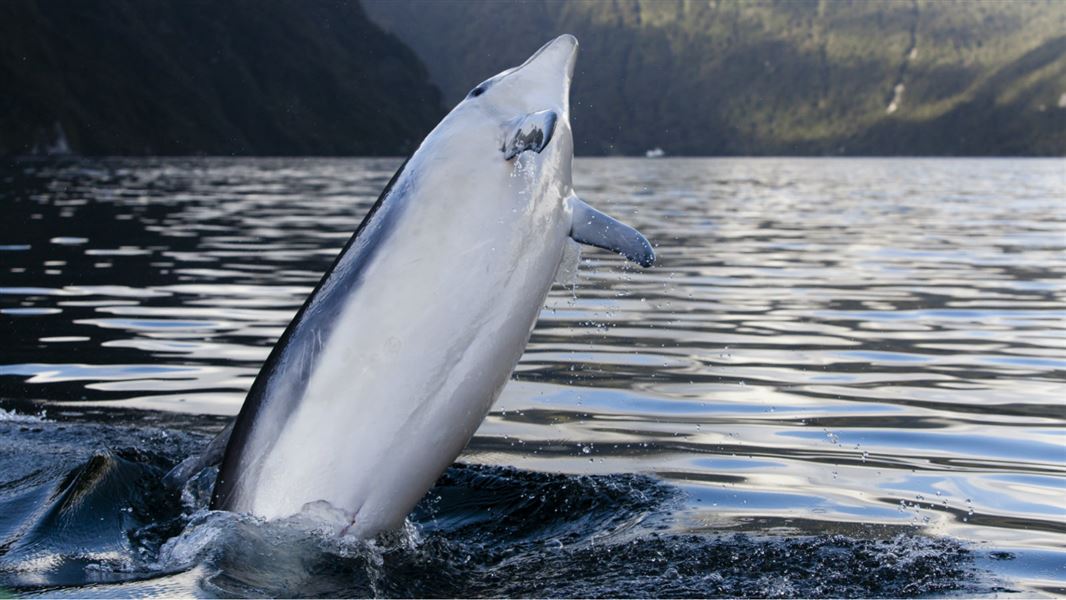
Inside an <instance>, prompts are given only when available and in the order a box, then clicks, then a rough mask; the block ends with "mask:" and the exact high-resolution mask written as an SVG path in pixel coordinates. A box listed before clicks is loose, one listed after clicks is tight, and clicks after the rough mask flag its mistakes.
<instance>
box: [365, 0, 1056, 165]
mask: <svg viewBox="0 0 1066 600" xmlns="http://www.w3.org/2000/svg"><path fill="white" fill-rule="evenodd" d="M364 6H365V7H366V9H367V12H368V14H369V15H370V17H371V18H372V19H374V20H375V21H376V22H377V23H379V24H381V25H383V26H384V27H385V28H386V29H388V30H390V31H393V32H395V33H396V34H397V35H398V36H399V37H400V38H401V39H402V40H404V41H405V42H407V43H408V44H409V45H410V46H411V47H412V48H413V49H414V50H415V51H416V52H417V53H418V55H419V56H420V57H421V58H422V60H423V61H425V63H426V65H427V66H428V68H429V70H430V73H431V75H432V78H433V80H434V81H435V82H436V83H437V84H438V85H439V86H440V87H441V89H442V90H443V92H444V95H445V100H446V102H447V103H452V102H455V101H457V100H458V99H459V98H460V97H461V96H462V94H464V93H466V91H468V89H469V88H470V87H471V86H472V85H473V84H474V83H476V82H477V81H479V80H481V79H482V78H484V77H486V76H488V75H491V74H492V73H495V72H496V71H498V70H500V69H502V68H504V67H506V66H510V65H512V64H514V63H515V62H516V61H519V60H521V58H522V57H524V56H525V55H526V54H527V53H528V52H529V49H530V48H533V47H536V46H537V45H539V44H541V43H543V42H544V41H545V40H546V39H548V38H549V37H550V36H551V35H554V34H556V33H560V32H571V33H574V34H576V35H577V36H578V37H579V38H580V40H581V43H582V56H581V58H580V61H579V65H578V69H579V73H578V75H577V80H576V82H575V85H574V92H573V93H574V100H575V108H574V121H575V132H576V133H577V136H578V144H579V150H580V151H582V152H584V153H596V154H598V153H639V152H643V151H644V150H646V149H648V148H651V147H654V146H661V147H663V148H664V149H665V150H666V151H667V152H668V153H673V154H797V153H798V154H976V155H985V154H989V155H994V154H1021V155H1026V154H1059V155H1061V154H1066V2H1059V1H1051V0H1049V1H1035V2H1026V1H1024V0H1013V1H1010V2H1006V1H1005V2H951V1H945V0H936V1H924V0H920V1H917V2H904V1H883V2H876V1H865V0H864V1H862V2H818V1H806V2H803V1H797V0H782V1H777V2H739V1H738V2H724V1H723V2H708V1H706V0H704V1H683V0H615V1H613V2H608V1H602V2H545V1H540V0H536V1H530V2H517V3H512V2H506V3H505V2H494V1H492V2H483V1H470V0H433V1H417V2H409V3H408V2H397V1H394V0H364Z"/></svg>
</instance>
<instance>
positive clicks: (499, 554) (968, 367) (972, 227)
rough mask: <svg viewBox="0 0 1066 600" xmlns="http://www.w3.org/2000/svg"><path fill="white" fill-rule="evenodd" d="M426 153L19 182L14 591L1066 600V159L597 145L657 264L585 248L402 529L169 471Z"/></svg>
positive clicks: (7, 522) (4, 528) (590, 174)
mask: <svg viewBox="0 0 1066 600" xmlns="http://www.w3.org/2000/svg"><path fill="white" fill-rule="evenodd" d="M398 164H399V161H396V160H291V159H273V160H227V159H174V160H117V159H116V160H103V161H76V162H22V163H10V164H7V165H5V166H3V167H2V168H0V180H2V181H0V197H2V203H3V204H2V206H3V207H4V209H5V213H4V220H3V222H2V223H0V332H2V333H0V335H2V336H3V339H2V345H0V399H2V400H0V407H2V408H3V409H5V412H0V430H2V431H3V432H4V433H3V434H2V435H3V437H2V438H0V446H2V447H3V454H2V455H0V586H6V587H8V588H10V589H13V590H14V591H16V592H20V593H39V592H45V593H47V594H49V595H57V594H64V593H66V594H70V595H75V596H83V595H90V594H97V595H105V596H106V595H115V594H134V595H141V594H148V593H163V594H174V593H197V594H207V595H262V594H272V595H327V596H328V595H369V594H375V595H400V596H402V595H445V596H450V595H488V596H493V595H572V596H616V595H638V596H639V595H668V596H708V595H725V596H729V595H757V596H797V595H798V596H818V595H830V596H833V595H835V596H840V595H849V596H851V595H915V594H919V595H921V594H925V595H928V594H940V593H964V594H992V593H1010V592H1018V593H1022V594H1026V595H1029V594H1033V593H1051V594H1062V593H1066V524H1064V523H1066V500H1064V498H1066V494H1064V482H1066V479H1064V475H1066V437H1064V431H1066V429H1064V421H1066V404H1064V398H1066V385H1064V384H1066V318H1064V317H1066V302H1064V296H1066V252H1064V251H1066V162H1064V161H1062V160H925V159H912V160H905V159H892V160H882V159H866V160H850V159H829V160H816V159H807V160H803V159H760V160H752V159H731V160H702V159H691V160H687V159H666V160H636V159H581V160H579V161H578V162H577V165H576V167H575V170H576V175H575V176H576V178H577V181H576V184H577V187H578V189H579V190H581V191H582V194H583V196H584V197H585V198H586V199H587V200H589V201H590V202H591V203H593V204H595V205H597V206H598V207H600V208H602V209H605V212H608V213H610V214H612V215H615V216H618V217H621V218H623V219H624V220H627V221H629V222H631V223H632V224H634V225H636V226H638V228H639V229H641V231H643V232H644V233H645V234H646V235H647V236H648V237H649V238H650V239H651V240H652V241H653V243H654V244H655V245H656V246H657V253H658V255H659V257H660V263H659V265H658V266H656V267H655V268H653V269H651V270H647V271H643V270H630V269H628V268H626V267H625V266H624V265H623V263H622V260H621V258H617V257H614V256H611V255H609V254H607V253H604V252H602V251H585V253H584V258H583V261H582V264H581V269H580V271H579V273H578V277H577V279H576V283H575V284H574V285H573V287H566V288H564V287H559V288H557V289H555V290H554V291H553V292H552V295H551V297H550V298H549V302H548V306H547V308H546V310H544V312H543V313H542V315H541V319H540V321H539V322H538V324H537V328H536V330H535V331H534V333H533V337H532V340H531V341H530V344H529V347H528V348H527V351H526V353H525V356H524V357H523V359H522V362H521V364H520V365H519V368H518V369H517V371H516V373H515V381H513V382H512V383H511V384H510V385H509V386H508V388H507V389H506V390H505V392H504V394H503V396H502V397H501V399H500V401H499V403H498V404H497V406H496V407H495V409H494V411H493V412H492V414H491V415H490V417H489V418H488V420H487V421H486V422H485V424H484V425H483V426H482V428H481V429H480V430H479V432H478V434H477V437H476V438H475V439H474V441H473V442H472V443H471V445H470V447H469V448H468V450H467V452H466V453H465V454H464V455H463V457H462V458H461V462H462V463H464V465H466V466H463V465H460V466H457V467H454V468H453V469H452V470H451V471H449V473H448V474H447V475H446V476H445V478H444V479H442V480H441V482H439V483H438V486H437V488H435V490H434V491H432V492H431V493H430V495H429V496H427V498H426V500H425V501H424V502H423V504H422V505H420V507H419V509H418V510H417V511H416V513H415V515H413V516H412V519H411V522H410V526H409V530H408V531H406V532H402V533H398V534H396V535H395V536H393V537H391V538H389V539H383V540H378V541H377V542H375V543H374V544H370V545H366V544H357V543H354V542H352V543H350V544H349V543H347V542H345V541H344V540H338V539H337V538H336V536H335V535H330V532H329V530H328V529H329V528H328V526H323V525H321V523H322V522H324V523H328V522H329V516H328V515H325V516H323V515H319V516H320V517H323V519H320V520H318V521H315V522H316V523H319V530H318V531H317V533H315V534H313V535H312V534H308V533H307V527H303V526H302V524H301V523H295V524H294V523H287V522H284V523H272V524H263V523H259V522H256V521H255V520H252V519H247V518H244V517H239V516H236V515H227V514H224V513H208V512H205V511H204V510H203V492H204V490H205V489H207V488H208V487H209V485H210V476H211V474H210V473H205V474H204V475H203V477H201V478H200V479H199V480H198V481H196V482H193V484H192V485H191V486H190V487H189V488H187V489H186V490H185V494H184V497H183V498H178V496H177V495H176V494H174V493H171V492H168V491H167V490H165V489H164V488H163V487H162V486H161V485H160V484H159V477H160V476H161V474H162V472H164V471H165V470H166V468H168V467H169V466H170V465H172V464H173V463H174V462H176V461H178V460H181V458H183V457H184V456H185V455H186V454H187V453H189V452H191V451H193V450H194V449H196V448H198V447H200V446H202V445H203V444H204V443H205V441H206V440H207V439H208V438H207V436H208V434H210V433H212V432H214V431H217V430H218V429H220V428H221V427H222V426H223V425H224V423H225V422H226V419H225V416H227V415H233V414H236V412H237V410H238V408H239V406H240V403H241V401H242V399H243V393H244V391H245V390H246V389H247V388H248V386H249V385H250V384H251V382H252V379H253V378H254V376H255V374H256V371H257V368H258V366H259V364H260V362H261V361H262V360H264V359H265V358H266V356H267V353H268V352H269V350H270V347H271V345H272V343H273V342H274V340H275V339H276V338H277V337H278V336H279V335H280V333H281V331H282V330H283V329H284V327H285V325H286V324H287V322H288V320H289V319H290V318H291V316H292V315H293V313H294V312H295V311H296V309H297V308H298V307H299V305H300V304H301V303H302V301H303V299H304V297H305V296H306V294H307V293H309V292H310V290H311V289H312V288H313V286H314V284H315V283H316V281H317V279H318V278H319V276H320V275H321V273H322V272H323V271H324V270H325V269H326V268H327V267H328V266H329V264H330V262H331V259H332V257H333V256H334V254H335V253H336V251H337V250H338V249H339V248H340V247H341V245H342V244H343V243H344V241H345V240H346V239H347V237H348V236H349V235H350V233H351V231H352V230H354V228H355V226H356V225H357V224H358V223H359V221H360V219H361V218H362V216H363V214H364V213H365V211H366V210H367V209H368V208H369V206H370V205H371V204H372V203H373V201H374V200H375V199H376V197H377V194H378V193H379V191H380V190H381V188H382V187H383V186H384V184H385V182H386V181H387V180H388V178H389V177H390V176H391V174H392V171H393V170H394V169H395V168H396V167H397V166H398ZM411 368H412V369H417V368H418V365H411ZM41 411H44V414H43V418H42V416H34V415H38V414H39V413H40V412H41ZM322 527H325V529H324V530H323V529H322ZM2 592H3V589H2V588H0V593H2Z"/></svg>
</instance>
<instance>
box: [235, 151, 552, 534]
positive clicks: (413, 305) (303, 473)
mask: <svg viewBox="0 0 1066 600" xmlns="http://www.w3.org/2000/svg"><path fill="white" fill-rule="evenodd" d="M490 158H491V161H489V160H488V159H487V160H486V161H484V162H483V163H478V162H476V161H471V160H470V159H469V157H466V158H464V160H463V161H461V162H460V161H456V164H454V165H451V164H440V165H421V168H420V169H418V170H417V172H419V173H420V175H419V176H418V177H416V178H415V180H413V181H411V182H410V185H409V186H408V188H407V189H406V192H405V193H404V195H403V196H402V197H401V198H398V199H397V201H398V202H403V203H405V206H403V207H402V215H401V216H400V217H399V218H398V219H397V221H396V222H395V224H394V227H395V230H394V231H393V232H391V234H390V238H389V239H390V240H404V241H403V243H393V242H391V241H387V242H385V244H384V246H383V247H382V249H381V251H379V252H377V253H375V255H374V257H373V259H372V261H371V263H370V264H368V265H367V266H366V268H365V270H364V271H363V275H362V277H363V282H362V284H361V285H359V287H358V288H357V290H356V291H355V293H353V294H351V296H350V297H349V298H347V299H346V301H345V304H344V306H343V308H342V310H341V313H340V316H339V318H338V319H337V320H336V321H335V322H334V323H332V324H331V328H332V330H331V331H321V332H319V334H320V335H321V336H322V338H323V340H324V345H323V346H322V349H321V352H320V354H319V355H318V356H317V357H315V359H314V360H315V367H314V370H313V371H312V373H311V375H310V379H309V380H308V382H307V385H306V387H305V388H304V392H303V397H302V399H301V401H300V402H299V403H298V407H297V408H296V410H295V412H294V413H293V414H292V415H291V416H290V417H289V419H288V420H287V422H286V425H285V427H284V428H283V430H282V431H281V432H280V434H279V436H278V438H277V440H276V442H275V443H274V444H273V445H272V446H270V447H262V448H259V449H257V450H256V451H258V452H261V453H262V454H260V455H259V458H260V460H261V463H260V464H261V466H262V468H261V469H260V470H259V471H258V476H257V477H256V479H257V480H258V481H248V482H245V483H246V485H242V487H243V488H244V489H243V490H242V493H241V494H240V502H239V505H238V506H237V507H236V508H238V509H239V510H242V511H248V512H252V513H255V514H257V515H260V516H263V517H266V518H276V517H282V516H287V515H290V514H293V513H296V512H298V511H299V510H300V509H301V507H302V506H303V505H304V504H306V503H308V502H312V501H316V500H326V501H328V502H330V503H331V504H332V505H334V506H336V507H337V508H341V509H344V510H347V511H351V512H352V513H354V519H353V521H354V532H356V533H357V534H365V533H373V532H375V531H377V530H381V529H385V528H389V527H393V526H396V525H398V524H399V523H401V522H402V520H403V518H404V517H405V516H406V514H407V512H408V511H409V510H410V507H411V506H412V505H413V504H414V503H415V502H417V501H418V499H419V498H420V497H421V495H422V494H423V493H424V492H425V490H426V489H427V488H428V487H429V486H430V485H432V482H433V481H434V480H435V479H436V478H437V477H438V476H439V474H440V473H441V472H442V471H443V470H444V469H445V468H446V467H447V466H448V465H449V464H450V463H451V462H452V461H453V460H454V458H455V457H456V456H457V455H458V454H459V452H460V451H461V450H462V448H463V447H464V446H465V445H466V443H467V441H468V440H469V439H470V436H471V435H472V434H473V432H474V431H475V430H476V429H477V427H478V425H479V424H480V423H481V421H482V419H483V418H484V416H485V414H486V413H487V411H488V410H489V408H490V406H491V405H492V402H493V401H494V400H495V398H496V396H497V395H498V394H499V391H500V389H501V388H502V387H503V385H504V384H505V383H506V381H507V378H508V376H509V375H510V373H511V370H512V369H513V367H514V365H515V364H516V363H517V361H518V359H519V357H520V356H521V353H522V350H523V348H524V346H525V344H526V341H527V339H528V337H529V332H530V330H531V328H532V325H533V323H534V322H535V320H536V317H537V314H538V313H539V311H540V308H541V306H542V305H543V302H544V297H545V295H546V293H547V291H548V289H549V287H550V286H551V282H552V280H553V277H554V274H555V271H556V269H557V267H558V265H559V261H560V259H561V255H562V250H563V248H564V246H565V243H564V241H565V239H566V236H567V234H568V230H569V223H570V220H569V215H568V214H565V212H566V208H565V203H563V202H560V201H559V197H558V195H559V194H560V193H562V192H563V191H562V190H559V189H554V188H550V187H549V188H544V189H535V188H534V187H532V186H535V185H538V184H537V183H536V182H537V181H538V180H545V179H547V180H549V181H550V180H551V178H543V177H541V178H536V177H527V176H524V175H523V174H522V173H521V169H522V167H523V166H528V167H529V168H536V167H534V166H532V161H528V163H529V165H526V164H525V163H522V162H521V161H520V165H521V166H520V167H519V168H518V172H517V173H516V172H513V171H514V169H515V166H514V165H513V164H512V163H507V162H504V161H500V160H499V159H498V157H496V156H491V157H490ZM463 169H473V170H477V175H478V176H477V177H469V178H467V177H465V176H464V175H465V173H463V171H462V170H463ZM489 170H495V171H498V176H497V174H496V173H495V172H493V171H489ZM487 171H488V172H490V173H491V175H490V176H488V177H487V176H486V172H487ZM486 179H488V180H489V181H491V182H493V185H489V186H486V185H485V182H486ZM465 180H470V181H477V182H478V187H477V188H476V189H475V188H473V187H471V186H468V185H464V184H463V182H464V181H465ZM550 196H554V197H550Z"/></svg>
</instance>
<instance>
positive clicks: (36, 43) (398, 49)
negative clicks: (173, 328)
mask: <svg viewBox="0 0 1066 600" xmlns="http://www.w3.org/2000/svg"><path fill="white" fill-rule="evenodd" d="M0 40H3V41H2V43H0V90H2V93H0V155H2V154H27V153H33V152H37V153H41V152H46V151H48V150H52V151H63V150H67V149H69V150H71V151H73V152H76V153H80V154H91V155H101V154H128V155H140V154H260V155H263V154H267V155H269V154H278V155H291V154H359V155H381V154H392V155H395V154H404V153H407V152H409V151H411V150H412V149H413V148H414V147H415V146H416V145H417V144H418V142H419V141H421V139H422V137H423V136H424V135H425V134H426V133H427V132H428V131H429V129H430V128H431V127H433V125H435V124H436V122H437V120H438V119H439V118H440V116H441V114H442V110H441V106H440V94H439V92H438V91H437V89H436V88H435V87H434V86H433V85H432V84H430V83H429V81H428V74H427V73H426V71H425V68H424V67H423V66H422V64H421V63H420V62H419V61H418V59H417V57H415V55H414V54H413V53H412V52H411V51H410V50H409V49H408V48H407V47H406V46H404V45H403V44H402V43H401V42H399V41H398V40H396V39H395V38H394V37H393V36H391V35H389V34H386V33H384V32H383V31H381V29H379V28H378V27H377V26H376V25H374V24H373V23H371V22H370V21H368V20H367V18H366V15H365V14H364V13H363V11H362V8H361V7H360V5H359V4H358V3H357V2H355V1H354V0H353V1H349V2H325V1H321V2H318V1H316V2H303V1H301V0H262V1H261V0H226V1H213V0H180V1H178V0H175V1H156V0H77V1H73V2H62V1H45V0H41V1H36V0H5V1H4V2H0Z"/></svg>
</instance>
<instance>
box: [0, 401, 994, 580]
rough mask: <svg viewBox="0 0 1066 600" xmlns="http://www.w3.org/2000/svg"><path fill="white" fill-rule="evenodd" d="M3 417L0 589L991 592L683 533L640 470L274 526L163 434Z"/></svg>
mask: <svg viewBox="0 0 1066 600" xmlns="http://www.w3.org/2000/svg"><path fill="white" fill-rule="evenodd" d="M6 414H8V418H5V419H0V591H2V589H3V588H6V589H8V590H10V591H12V592H15V593H19V594H27V595H32V594H39V593H42V592H43V593H46V594H47V595H49V596H53V597H54V596H62V595H70V596H78V597H85V596H92V595H100V596H114V595H175V594H180V595H222V596H413V597H420V596H435V597H440V596H447V597H451V596H486V597H488V596H496V597H498V596H571V597H618V596H623V597H634V596H645V597H646V596H660V597H664V596H670V597H706V596H760V597H767V596H774V597H784V596H803V597H825V596H917V595H928V594H932V593H938V592H940V593H942V592H947V591H951V590H961V591H967V592H979V591H990V588H989V587H988V582H987V580H986V579H984V577H983V576H981V575H980V573H978V571H977V569H976V568H974V567H973V564H972V563H973V558H972V552H971V551H969V550H967V549H966V548H964V547H963V546H962V545H960V544H959V543H956V542H954V541H951V540H945V539H934V538H929V537H924V536H919V535H895V536H891V537H885V538H870V539H858V538H854V537H847V536H841V535H832V536H829V535H823V536H800V537H780V536H774V535H771V534H769V533H766V534H760V535H750V534H749V535H744V534H717V533H710V534H708V533H693V532H686V531H685V530H683V529H681V528H679V527H678V525H677V523H676V520H677V515H678V514H679V513H681V512H683V511H684V509H685V498H684V496H683V494H682V493H681V492H680V491H678V490H677V489H676V488H673V487H671V486H668V485H665V484H663V483H661V482H659V481H657V480H655V479H653V478H650V477H646V476H638V475H609V476H593V475H562V474H548V473H537V472H529V471H521V470H517V469H513V468H508V467H498V466H475V465H455V466H453V467H452V468H451V469H449V470H448V472H447V473H446V474H445V475H444V476H443V477H442V478H441V479H440V481H438V482H437V485H436V487H435V488H434V489H433V490H431V492H430V493H429V494H428V495H427V496H426V498H425V499H423V501H422V502H421V504H420V505H419V506H418V508H417V509H416V510H415V512H414V513H413V514H412V515H411V517H410V518H409V519H408V522H407V526H406V527H405V529H404V530H403V531H399V532H393V533H391V534H388V535H384V536H380V537H379V538H377V539H375V540H373V541H369V542H365V541H360V540H355V539H352V538H349V537H344V536H341V535H339V533H340V531H341V530H342V529H343V527H344V526H345V525H346V524H347V521H346V518H345V517H344V515H343V514H339V511H336V510H335V509H332V508H331V507H329V506H326V505H323V504H320V505H313V506H310V507H308V509H307V510H305V511H304V512H303V513H301V514H299V515H297V516H294V517H291V518H289V519H284V520H280V521H273V522H264V521H262V520H260V519H257V518H254V517H250V516H247V515H237V514H232V513H224V512H212V511H208V510H206V505H207V500H208V497H209V494H210V490H211V486H212V484H213V478H214V475H215V472H214V469H209V470H206V471H204V472H202V473H201V474H200V475H199V476H197V477H196V478H194V479H192V480H191V481H190V482H189V483H188V484H187V485H186V486H185V488H184V489H183V490H182V491H181V493H180V494H179V493H177V492H174V491H172V490H169V489H167V488H166V487H165V486H164V485H163V484H162V482H161V479H162V477H163V475H164V474H165V473H166V472H167V470H168V469H169V468H170V467H171V466H173V465H174V464H175V463H177V462H178V461H180V460H181V459H183V458H184V457H185V456H187V455H188V454H189V453H190V452H193V451H195V450H196V449H197V448H198V447H200V446H202V445H203V443H204V441H205V437H204V436H202V435H200V434H194V433H186V432H182V431H174V430H164V429H143V428H137V429H134V428H127V427H115V426H109V425H99V424H86V423H76V424H75V423H55V422H49V421H46V420H42V419H39V418H26V417H19V418H15V417H12V416H11V415H10V414H9V413H6Z"/></svg>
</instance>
